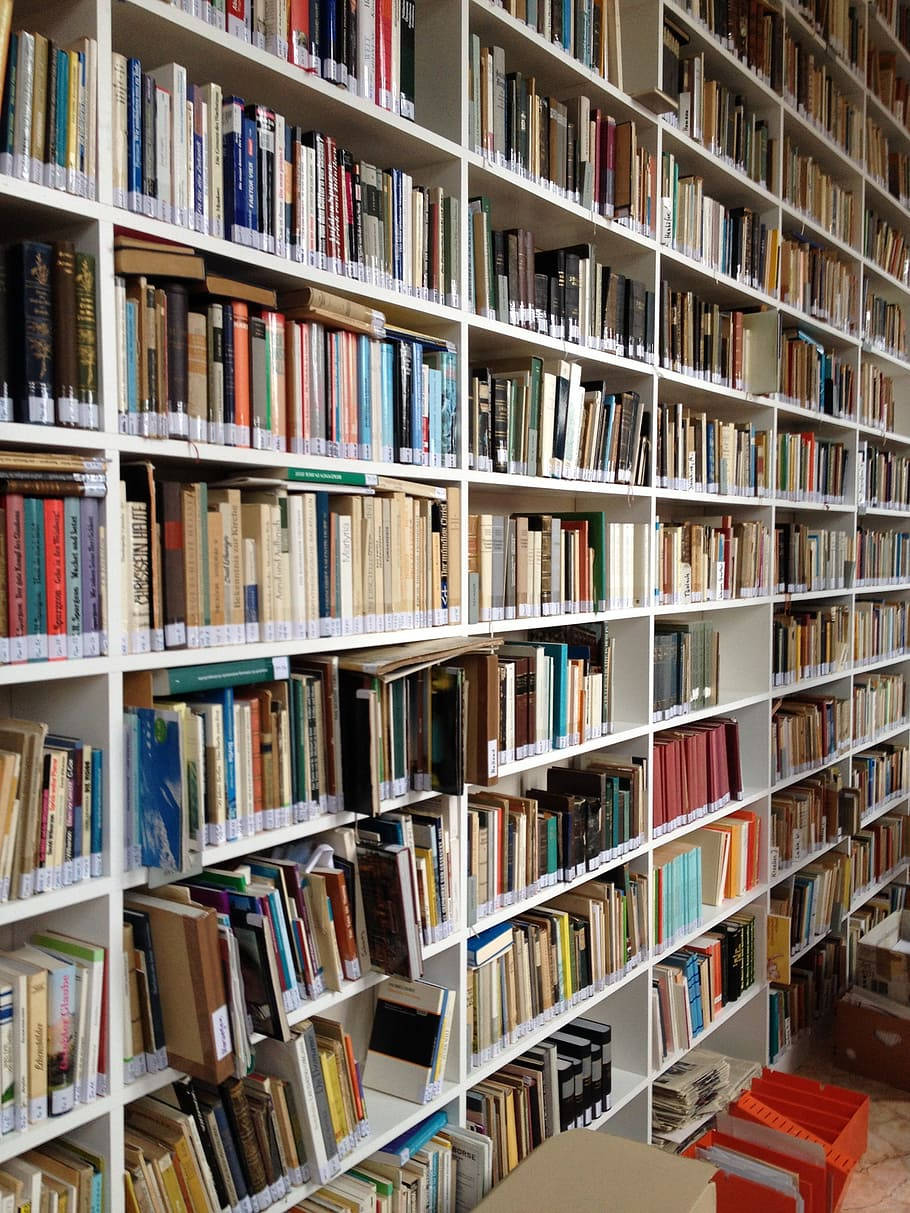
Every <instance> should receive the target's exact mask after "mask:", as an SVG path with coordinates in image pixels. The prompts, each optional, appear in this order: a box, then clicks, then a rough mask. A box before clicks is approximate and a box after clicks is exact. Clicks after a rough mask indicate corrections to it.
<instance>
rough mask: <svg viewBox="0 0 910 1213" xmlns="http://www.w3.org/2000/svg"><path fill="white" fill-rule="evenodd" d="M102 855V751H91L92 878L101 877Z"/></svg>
mask: <svg viewBox="0 0 910 1213" xmlns="http://www.w3.org/2000/svg"><path fill="white" fill-rule="evenodd" d="M103 853H104V751H103V750H98V749H93V750H92V876H100V875H101V859H102V855H103Z"/></svg>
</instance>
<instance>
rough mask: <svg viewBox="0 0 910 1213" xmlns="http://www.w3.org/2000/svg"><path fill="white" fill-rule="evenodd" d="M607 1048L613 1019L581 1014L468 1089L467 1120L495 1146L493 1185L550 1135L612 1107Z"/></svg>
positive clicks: (609, 1050)
mask: <svg viewBox="0 0 910 1213" xmlns="http://www.w3.org/2000/svg"><path fill="white" fill-rule="evenodd" d="M612 1054H613V1033H612V1028H611V1026H610V1024H605V1023H600V1022H599V1021H598V1020H596V1019H589V1018H587V1017H586V1016H584V1015H580V1016H578V1018H577V1019H573V1020H572V1022H571V1023H569V1024H568V1025H567V1026H566V1027H565V1028H564V1029H562V1030H560V1031H558V1032H554V1033H553V1034H552V1036H548V1037H547V1038H546V1040H543V1041H541V1043H540V1044H539V1045H536V1046H535V1047H534V1048H532V1049H529V1050H528V1051H527V1052H526V1053H522V1054H520V1055H519V1056H518V1057H516V1058H515V1060H514V1061H513V1062H511V1063H510V1064H509V1065H506V1066H503V1067H502V1068H501V1069H499V1070H496V1071H495V1072H494V1073H493V1074H492V1075H491V1076H490V1077H489V1078H487V1079H485V1080H484V1081H483V1082H480V1083H477V1084H476V1086H473V1087H471V1089H470V1090H469V1091H468V1095H467V1113H466V1119H467V1124H468V1126H469V1128H470V1130H471V1131H472V1132H473V1133H475V1134H478V1135H483V1136H484V1137H486V1138H488V1139H489V1140H490V1142H491V1144H492V1146H493V1149H492V1154H493V1159H492V1162H493V1183H494V1184H496V1183H499V1182H500V1181H501V1180H503V1179H505V1177H506V1176H507V1175H509V1174H511V1172H512V1171H514V1169H515V1167H516V1166H518V1165H519V1163H521V1162H522V1161H523V1159H525V1158H527V1156H528V1154H530V1152H531V1151H532V1150H534V1149H536V1148H537V1146H539V1145H540V1144H541V1143H542V1142H543V1141H546V1140H547V1138H550V1137H554V1136H555V1135H556V1134H557V1133H565V1132H568V1131H569V1130H570V1129H575V1128H578V1129H580V1128H584V1127H586V1126H591V1125H592V1124H594V1122H595V1121H597V1120H598V1119H599V1118H600V1117H601V1116H603V1115H604V1114H605V1113H607V1112H608V1111H609V1110H610V1107H611V1104H612V1085H613V1083H612V1077H613V1075H612V1070H613V1062H612Z"/></svg>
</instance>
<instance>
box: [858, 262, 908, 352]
mask: <svg viewBox="0 0 910 1213" xmlns="http://www.w3.org/2000/svg"><path fill="white" fill-rule="evenodd" d="M863 315H864V318H865V319H864V323H863V337H864V338H865V340H866V341H867V342H868V343H869V344H870V345H871V346H872V347H873V349H876V350H881V351H882V352H884V353H886V354H891V355H892V356H893V357H895V358H901V359H904V360H906V359H907V356H908V353H907V351H908V347H907V321H906V317H905V316H904V312H903V309H902V308H901V306H900V304H897V303H892V302H891V301H890V300H888V299H886V298H885V297H884V296H883V295H878V294H876V292H875V291H874V290H873V287H872V284H871V283H870V282H868V281H867V282H865V283H864V284H863Z"/></svg>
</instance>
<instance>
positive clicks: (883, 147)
mask: <svg viewBox="0 0 910 1213" xmlns="http://www.w3.org/2000/svg"><path fill="white" fill-rule="evenodd" d="M890 158H891V153H890V148H889V143H888V136H887V135H886V134H885V132H884V131H883V130H882V128H881V127H880V126H879V125H878V123H877V122H875V121H874V120H873V118H872V117H871V116H868V115H867V117H866V157H865V163H866V172H867V173H868V174H869V176H870V177H872V179H873V180H874V181H876V182H877V183H878V185H880V186H881V188H882V189H883V190H887V188H888V167H889V162H890Z"/></svg>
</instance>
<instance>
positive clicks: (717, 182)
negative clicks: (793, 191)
mask: <svg viewBox="0 0 910 1213" xmlns="http://www.w3.org/2000/svg"><path fill="white" fill-rule="evenodd" d="M660 129H661V142H662V146H663V151H665V152H667V151H669V152H673V153H674V155H675V156H676V158H677V161H678V162H679V168H680V175H688V174H690V173H693V174H695V175H697V176H699V177H701V178H702V180H703V181H704V183H705V190H706V192H707V194H708V195H709V196H710V197H712V198H714V197H715V195H716V196H717V200H718V201H720V202H724V201H725V196H727V195H729V196H730V197H731V198H735V199H736V201H735V205H737V206H749V207H751V208H752V209H753V210H756V211H759V212H762V213H764V212H766V211H774V212H776V211H777V207H778V200H777V195H776V194H773V193H772V192H771V191H770V190H769V189H767V188H766V187H765V186H763V185H762V184H761V183H760V182H758V181H753V180H752V178H751V177H748V176H747V175H746V174H745V173H743V172H740V170H739V169H738V168H736V167H735V165H733V164H730V163H728V162H727V161H726V160H724V159H723V158H721V157H720V156H718V155H716V154H715V153H714V152H713V151H711V149H710V148H708V147H706V146H705V145H704V144H703V143H699V142H698V141H697V140H695V139H693V138H692V137H691V135H688V134H686V132H685V131H683V130H680V128H679V127H678V126H674V124H673V122H672V120H671V119H669V118H668V117H667V116H666V115H663V116H662V118H661V122H660ZM693 162H694V163H693ZM774 218H775V220H776V218H777V216H776V214H775V215H774Z"/></svg>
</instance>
